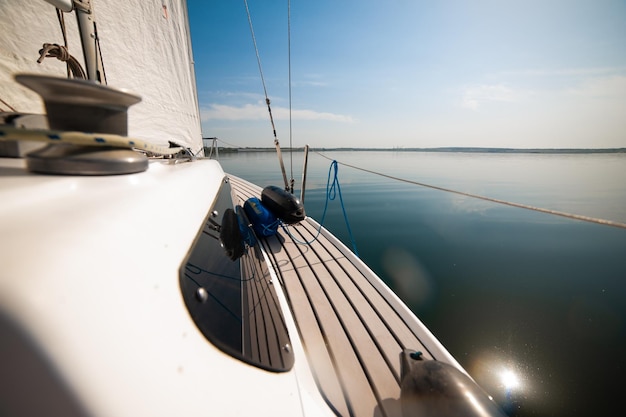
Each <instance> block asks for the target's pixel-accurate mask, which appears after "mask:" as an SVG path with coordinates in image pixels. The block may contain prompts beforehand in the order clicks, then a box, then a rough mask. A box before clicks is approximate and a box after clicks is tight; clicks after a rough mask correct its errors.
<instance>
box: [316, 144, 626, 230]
mask: <svg viewBox="0 0 626 417" xmlns="http://www.w3.org/2000/svg"><path fill="white" fill-rule="evenodd" d="M315 153H316V154H318V155H319V156H321V157H323V158H326V159H328V160H331V161H333V159H332V158H329V157H328V156H326V155H324V154H322V153H320V152H315ZM338 163H339V164H341V165H344V166H347V167H350V168H354V169H357V170H359V171H364V172H369V173H370V174H374V175H379V176H381V177H385V178H389V179H392V180H396V181H401V182H405V183H408V184H414V185H419V186H421V187H426V188H431V189H433V190H439V191H445V192H447V193H453V194H458V195H462V196H465V197H471V198H477V199H479V200H484V201H489V202H492V203H498V204H503V205H507V206H511V207H517V208H522V209H526V210H532V211H537V212H540V213H546V214H552V215H554V216H561V217H565V218H568V219H574V220H580V221H584V222H588V223H596V224H602V225H605V226H612V227H619V228H622V229H626V223H621V222H617V221H613V220H606V219H600V218H596V217H590V216H583V215H580V214H574V213H566V212H563V211H557V210H552V209H546V208H542V207H535V206H530V205H527V204H521V203H515V202H513V201H507V200H500V199H497V198H492V197H485V196H482V195H478V194H471V193H466V192H464V191H457V190H452V189H449V188H444V187H438V186H436V185H430V184H425V183H423V182H418V181H413V180H407V179H405V178H399V177H394V176H393V175H388V174H383V173H381V172H376V171H372V170H369V169H366V168H361V167H358V166H355V165H350V164H346V163H345V162H338Z"/></svg>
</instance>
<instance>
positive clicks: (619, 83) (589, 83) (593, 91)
mask: <svg viewBox="0 0 626 417" xmlns="http://www.w3.org/2000/svg"><path fill="white" fill-rule="evenodd" d="M568 93H570V94H573V95H576V96H583V97H589V98H626V76H624V75H615V76H608V77H602V78H593V79H589V80H586V81H585V82H584V83H582V84H580V85H578V86H576V87H575V88H572V89H570V90H568Z"/></svg>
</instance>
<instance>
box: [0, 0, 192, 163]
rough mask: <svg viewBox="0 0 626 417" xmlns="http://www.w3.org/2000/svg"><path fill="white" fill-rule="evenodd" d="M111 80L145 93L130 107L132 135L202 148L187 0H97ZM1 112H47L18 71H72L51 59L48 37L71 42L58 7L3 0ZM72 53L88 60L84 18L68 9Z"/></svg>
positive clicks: (0, 0) (62, 74) (0, 2)
mask: <svg viewBox="0 0 626 417" xmlns="http://www.w3.org/2000/svg"><path fill="white" fill-rule="evenodd" d="M91 3H92V5H93V10H94V16H95V20H96V24H97V30H98V37H99V39H100V47H101V53H102V60H103V63H104V70H105V75H106V80H107V84H108V85H109V86H111V87H115V88H121V89H125V90H127V91H129V92H131V93H134V94H137V95H139V96H141V97H142V101H141V102H140V103H139V104H136V105H134V106H132V107H131V108H130V110H129V116H128V120H129V127H128V134H129V136H133V137H137V138H141V139H143V140H146V141H147V142H151V143H158V144H164V143H167V142H168V141H172V142H175V143H177V144H179V145H182V146H185V147H189V148H191V149H192V150H193V151H194V152H198V151H200V150H201V149H202V133H201V128H200V116H199V112H198V101H197V95H196V84H195V75H194V68H193V54H192V51H191V41H190V33H189V24H188V18H187V6H186V3H185V1H184V0H92V2H91ZM0 10H2V13H0V99H2V101H0V111H7V110H15V111H20V112H30V113H43V112H44V111H45V110H44V108H43V105H42V103H41V99H40V98H39V96H38V95H36V94H34V93H32V92H30V91H29V90H26V89H25V88H24V87H21V86H20V85H19V84H17V83H16V82H15V81H14V80H13V76H14V74H16V73H41V74H47V75H55V76H60V77H65V76H66V67H65V63H63V62H61V61H58V60H56V59H53V58H46V59H45V60H44V61H43V62H42V63H41V64H38V63H37V62H36V61H37V59H38V58H39V50H40V49H41V48H42V45H43V44H44V43H58V44H59V45H63V44H64V41H63V33H62V31H61V28H60V25H59V22H58V19H57V15H56V11H55V8H54V7H53V6H51V5H50V4H48V3H46V2H44V1H43V0H39V1H28V2H25V1H23V0H0ZM64 17H65V24H66V33H67V35H68V47H69V52H70V54H72V55H73V56H74V57H75V58H77V59H78V60H79V61H80V62H81V63H84V60H83V53H82V48H81V44H80V38H79V36H78V29H77V23H76V18H75V15H74V14H73V13H66V14H65V15H64Z"/></svg>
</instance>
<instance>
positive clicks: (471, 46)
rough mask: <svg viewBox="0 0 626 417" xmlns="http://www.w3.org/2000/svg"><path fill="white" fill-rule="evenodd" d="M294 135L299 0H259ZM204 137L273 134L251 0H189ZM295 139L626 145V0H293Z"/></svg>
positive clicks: (263, 43) (278, 117) (279, 99)
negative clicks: (258, 61) (246, 2)
mask: <svg viewBox="0 0 626 417" xmlns="http://www.w3.org/2000/svg"><path fill="white" fill-rule="evenodd" d="M248 6H249V9H250V12H251V15H252V21H253V25H254V31H255V35H256V39H257V44H258V47H259V53H260V57H261V63H262V68H263V74H264V76H265V80H266V84H267V91H268V95H269V98H270V100H271V103H272V113H273V115H274V118H275V122H276V128H277V133H278V139H279V141H280V143H281V145H282V146H288V145H289V141H290V129H289V110H288V109H289V89H288V84H289V83H288V48H287V44H288V43H287V0H282V1H279V0H248ZM188 7H189V14H190V24H191V34H192V42H193V47H194V58H195V69H196V78H197V84H198V97H199V102H200V112H201V116H202V130H203V135H204V136H205V137H213V136H217V137H218V138H220V139H222V140H223V141H225V142H228V143H231V144H233V145H238V146H273V134H272V130H271V124H270V121H269V116H268V112H267V107H266V106H265V102H264V93H263V86H262V84H261V78H260V75H259V70H258V66H257V62H256V55H255V51H254V46H253V43H252V38H251V35H250V29H249V26H248V20H247V16H246V11H245V5H244V1H243V0H211V1H201V0H189V1H188ZM291 67H292V70H291V74H292V136H291V140H292V143H293V145H294V146H303V145H305V144H309V145H311V146H314V147H441V146H481V147H515V148H558V147H571V148H607V147H626V1H624V0H613V1H609V0H519V1H518V0H508V1H507V0H473V1H470V0H467V1H461V0H457V1H451V0H441V1H425V0H424V1H422V0H384V1H381V0H377V1H373V0H359V1H356V0H316V1H304V0H292V1H291Z"/></svg>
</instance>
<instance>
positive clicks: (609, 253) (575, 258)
mask: <svg viewBox="0 0 626 417" xmlns="http://www.w3.org/2000/svg"><path fill="white" fill-rule="evenodd" d="M324 155H326V156H327V157H328V158H330V159H335V160H337V161H338V162H339V163H340V165H339V170H338V179H339V182H340V185H341V191H342V194H343V200H344V203H345V208H346V211H347V216H348V219H349V223H350V226H351V228H352V231H353V235H354V240H355V242H356V246H357V249H358V253H359V256H360V257H361V258H362V259H363V260H364V261H365V262H366V263H367V264H368V265H369V266H370V267H371V268H372V269H373V270H374V271H375V272H377V273H378V274H379V275H380V276H381V277H382V278H383V279H384V280H385V281H386V282H387V283H388V284H389V285H390V286H391V287H392V288H393V290H394V291H395V292H396V293H397V294H398V295H399V296H400V297H401V298H402V299H403V300H404V301H405V302H406V303H407V304H408V305H409V306H410V307H411V309H412V310H413V311H414V312H415V313H416V315H417V316H418V317H420V319H421V320H422V321H423V322H424V323H425V324H426V325H427V326H428V327H429V328H430V329H431V331H432V332H433V333H434V334H435V335H436V336H437V337H438V338H439V340H440V341H441V342H442V343H443V344H444V345H445V346H446V347H447V348H448V350H449V351H450V352H451V353H452V354H453V355H454V356H455V357H456V358H457V359H458V360H459V362H460V363H461V364H462V365H463V366H464V367H465V368H466V369H467V370H468V372H469V373H470V374H471V375H472V376H473V377H474V378H475V379H476V380H477V381H478V383H479V384H480V385H481V386H482V387H483V388H484V389H485V390H486V391H487V392H488V393H489V394H491V395H492V396H493V397H494V398H495V399H496V400H497V401H498V402H499V403H500V404H501V405H502V406H503V408H504V409H505V410H506V411H507V412H508V414H509V415H518V416H567V417H572V416H591V415H608V414H614V412H615V410H619V409H621V408H622V405H623V396H624V389H623V386H624V383H623V381H624V376H625V375H626V229H621V228H616V227H610V226H604V225H598V224H592V223H586V222H581V221H578V220H570V219H567V218H563V217H559V216H553V215H548V214H544V213H538V212H534V211H529V210H524V209H520V208H514V207H509V206H504V205H500V204H495V203H491V202H486V201H482V200H477V199H473V198H470V197H465V196H460V195H457V194H451V193H447V192H443V191H439V190H434V189H430V188H426V187H421V186H417V185H413V184H408V183H405V182H401V181H396V180H392V179H388V178H385V177H381V176H377V175H374V174H371V173H366V172H363V171H359V170H356V169H353V168H350V167H347V166H345V165H341V163H346V164H350V165H354V166H359V167H364V168H366V169H369V170H373V171H377V172H382V173H385V174H387V175H392V176H395V177H400V178H404V179H407V180H412V181H418V182H421V183H428V184H431V185H434V186H438V187H444V188H451V189H455V190H459V191H463V192H467V193H473V194H479V195H483V196H488V197H492V198H497V199H501V200H509V201H513V202H517V203H523V204H527V205H532V206H538V207H543V208H548V209H553V210H559V211H564V212H570V213H576V214H580V215H585V216H591V217H598V218H604V219H609V220H613V221H618V222H623V223H626V154H554V155H552V154H487V153H485V154H481V153H426V152H392V151H385V152H371V151H351V152H329V153H324ZM284 156H285V158H286V159H285V165H286V168H287V171H288V175H290V171H291V170H292V168H291V166H292V165H293V172H294V177H295V178H296V180H297V182H296V190H299V188H300V185H299V184H300V179H301V170H302V157H303V154H302V153H300V152H295V153H293V164H292V163H291V162H290V154H289V153H286V154H285V155H284ZM220 160H221V162H222V164H223V166H224V169H225V170H226V171H228V172H231V173H233V174H235V175H238V176H241V177H243V178H246V179H248V180H250V181H253V182H255V183H257V184H259V185H262V186H265V185H269V184H275V185H282V184H283V182H282V176H281V174H280V171H279V168H278V160H277V158H276V155H275V154H274V153H271V152H246V153H239V154H222V155H221V156H220ZM329 166H330V160H329V159H326V158H323V157H321V156H320V155H318V154H311V155H310V157H309V169H308V179H307V186H306V194H305V206H306V210H307V214H308V215H310V216H312V217H314V218H316V219H317V220H320V219H321V216H322V211H323V208H324V202H325V198H326V183H327V177H328V169H329ZM297 192H299V191H297ZM325 226H326V227H327V228H328V229H330V230H331V231H332V232H333V233H335V234H336V235H337V236H338V237H339V238H340V239H341V240H342V241H343V242H344V243H345V244H346V245H347V246H348V247H351V246H352V243H351V240H350V237H349V234H348V232H347V228H346V225H345V221H344V217H343V214H342V211H341V205H340V203H339V200H338V199H336V200H335V201H331V202H329V208H328V213H327V215H326V221H325Z"/></svg>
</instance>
